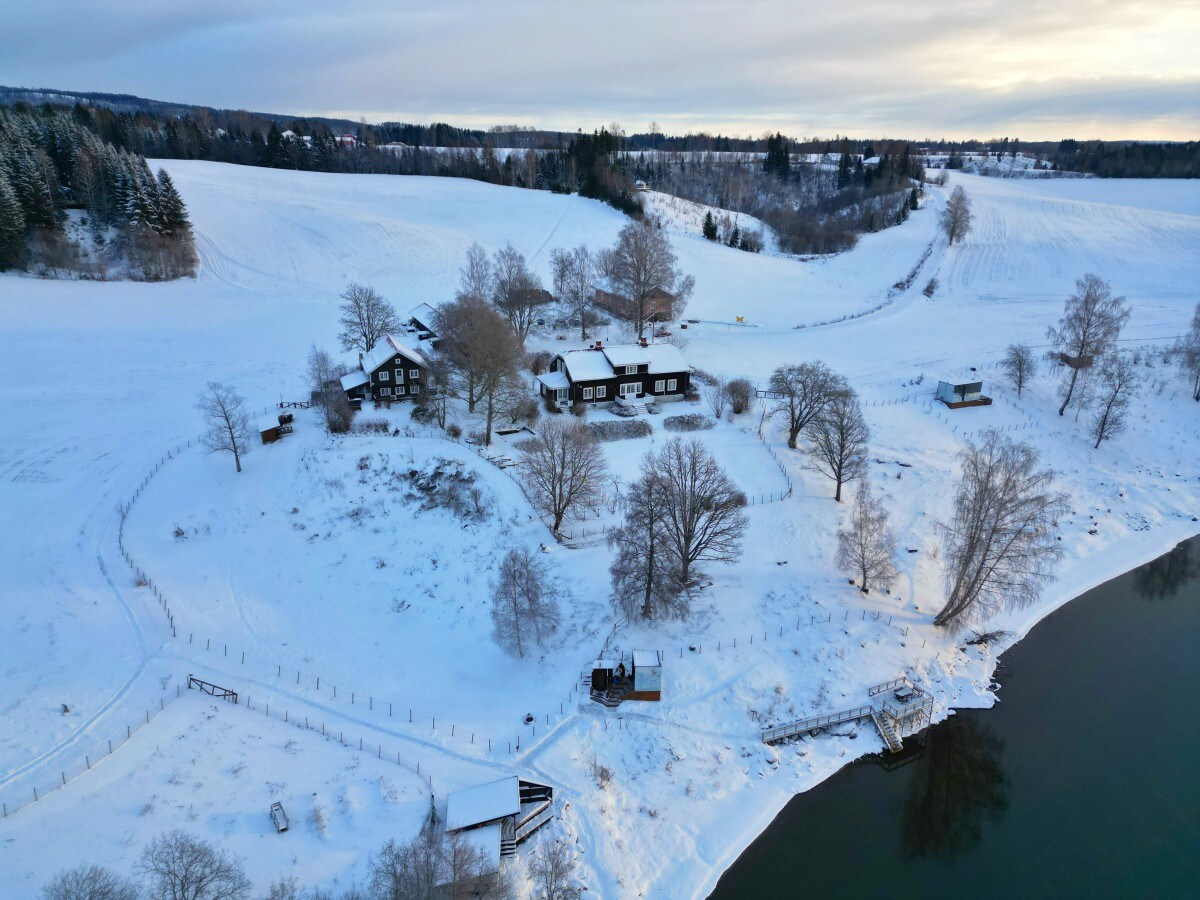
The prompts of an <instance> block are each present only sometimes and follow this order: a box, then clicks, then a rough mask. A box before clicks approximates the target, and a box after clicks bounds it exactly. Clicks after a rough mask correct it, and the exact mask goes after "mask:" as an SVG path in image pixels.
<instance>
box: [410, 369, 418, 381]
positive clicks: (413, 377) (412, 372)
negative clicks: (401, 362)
mask: <svg viewBox="0 0 1200 900" xmlns="http://www.w3.org/2000/svg"><path fill="white" fill-rule="evenodd" d="M420 377H421V370H420V369H409V370H408V380H409V381H416V380H417V379H418V378H420Z"/></svg>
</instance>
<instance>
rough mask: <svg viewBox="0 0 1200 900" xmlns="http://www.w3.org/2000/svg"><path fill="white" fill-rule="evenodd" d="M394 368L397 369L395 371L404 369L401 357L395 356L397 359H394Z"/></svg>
mask: <svg viewBox="0 0 1200 900" xmlns="http://www.w3.org/2000/svg"><path fill="white" fill-rule="evenodd" d="M395 366H396V368H397V369H403V368H404V357H403V356H397V357H396V362H395Z"/></svg>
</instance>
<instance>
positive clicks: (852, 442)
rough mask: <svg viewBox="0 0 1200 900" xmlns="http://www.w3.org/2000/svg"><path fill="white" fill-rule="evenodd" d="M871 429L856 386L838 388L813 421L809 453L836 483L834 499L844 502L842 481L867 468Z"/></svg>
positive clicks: (814, 465)
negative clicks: (864, 415)
mask: <svg viewBox="0 0 1200 900" xmlns="http://www.w3.org/2000/svg"><path fill="white" fill-rule="evenodd" d="M870 439H871V431H870V429H869V428H867V423H866V420H865V419H863V414H862V406H861V404H859V402H858V394H857V393H855V391H854V390H853V388H850V387H842V388H841V389H840V390H838V391H835V392H834V394H833V396H832V397H831V398H830V400H829V403H828V404H827V405H826V406H825V409H824V410H823V411H822V412H821V414H820V415H819V416H817V417H816V419H814V420H813V422H812V428H811V429H810V434H809V448H808V450H809V455H810V457H811V459H812V464H813V467H814V468H815V469H816V470H817V471H818V472H822V473H823V474H825V475H827V476H828V477H830V478H832V479H833V480H834V482H835V483H836V484H837V489H836V490H835V491H834V495H833V499H834V500H836V501H837V502H838V503H841V502H842V485H844V484H845V483H846V482H847V481H852V480H853V479H855V478H858V477H859V476H860V475H862V474H863V473H864V472H866V470H867V441H869V440H870Z"/></svg>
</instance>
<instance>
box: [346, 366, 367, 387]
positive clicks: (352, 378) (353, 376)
mask: <svg viewBox="0 0 1200 900" xmlns="http://www.w3.org/2000/svg"><path fill="white" fill-rule="evenodd" d="M370 380H371V378H370V376H369V375H367V373H366V372H364V371H362V370H361V369H360V370H358V371H357V372H350V373H349V374H348V375H343V376H342V377H341V382H342V390H343V391H352V390H354V389H355V388H356V387H362V386H363V385H364V384H366V383H367V382H368V381H370Z"/></svg>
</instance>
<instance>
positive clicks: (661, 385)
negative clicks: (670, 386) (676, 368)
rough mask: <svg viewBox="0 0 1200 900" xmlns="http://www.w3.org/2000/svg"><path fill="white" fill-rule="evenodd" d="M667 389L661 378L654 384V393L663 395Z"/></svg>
mask: <svg viewBox="0 0 1200 900" xmlns="http://www.w3.org/2000/svg"><path fill="white" fill-rule="evenodd" d="M666 389H667V383H666V382H665V381H663V380H662V379H661V378H660V379H658V380H657V381H656V382H654V393H656V394H661V393H662V392H663V391H665V390H666Z"/></svg>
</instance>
